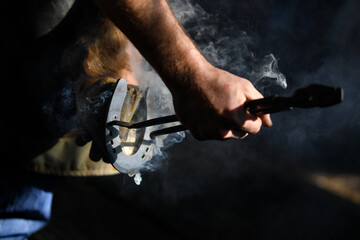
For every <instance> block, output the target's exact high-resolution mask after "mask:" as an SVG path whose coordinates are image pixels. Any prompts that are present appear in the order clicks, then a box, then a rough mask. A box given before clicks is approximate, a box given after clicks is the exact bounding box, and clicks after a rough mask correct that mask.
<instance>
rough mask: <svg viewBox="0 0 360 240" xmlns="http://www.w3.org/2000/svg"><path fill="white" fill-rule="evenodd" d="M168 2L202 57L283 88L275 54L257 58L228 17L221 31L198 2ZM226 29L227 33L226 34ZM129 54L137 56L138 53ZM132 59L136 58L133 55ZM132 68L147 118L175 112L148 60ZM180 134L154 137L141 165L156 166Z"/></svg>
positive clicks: (255, 81) (262, 84)
mask: <svg viewBox="0 0 360 240" xmlns="http://www.w3.org/2000/svg"><path fill="white" fill-rule="evenodd" d="M168 3H169V5H170V7H171V9H172V11H173V13H174V15H175V17H176V18H177V19H178V21H179V22H180V24H182V26H183V27H184V29H185V31H187V33H188V34H189V35H190V36H191V38H192V39H193V40H194V41H195V42H196V43H197V44H198V47H199V49H200V51H201V52H202V54H203V55H204V57H205V58H206V59H207V60H208V61H209V62H211V63H212V64H213V65H214V66H216V67H219V68H222V69H225V70H228V71H230V72H232V73H234V74H237V75H241V76H243V77H246V78H248V79H249V80H250V81H252V82H253V84H254V85H255V86H259V88H260V87H261V88H262V87H266V86H270V85H279V86H281V87H283V88H286V86H287V84H286V78H285V76H284V75H283V74H282V73H281V72H280V70H279V68H278V63H277V59H276V58H275V56H274V55H273V54H269V55H267V56H265V57H264V58H263V59H261V60H259V59H257V58H256V57H255V55H254V53H253V52H252V51H250V50H249V45H250V44H251V43H252V40H253V39H252V37H250V36H248V34H247V33H246V32H244V31H242V30H241V29H236V26H235V25H233V24H232V23H231V21H230V20H228V19H226V21H229V22H228V23H227V25H228V28H229V29H230V31H229V29H228V31H223V30H222V28H221V27H220V25H221V24H224V22H223V21H224V19H221V20H220V19H219V17H218V16H216V15H214V14H210V13H208V12H206V11H205V10H204V9H203V8H202V7H201V6H199V5H198V4H193V2H192V1H190V0H185V1H176V0H169V1H168ZM229 32H230V33H231V34H228V33H229ZM132 55H133V56H138V55H139V53H138V52H137V53H132ZM132 61H133V63H134V61H137V63H138V62H139V60H138V58H137V57H135V60H134V59H132ZM137 65H139V64H133V66H137ZM133 70H134V73H135V75H136V77H137V79H138V80H139V86H140V88H141V89H142V90H143V91H145V90H147V92H148V96H147V111H148V119H151V118H156V117H162V116H167V115H172V114H175V111H174V108H173V103H172V96H171V93H170V91H169V90H168V89H167V87H166V86H165V84H164V83H163V81H162V80H161V78H160V77H159V75H158V74H157V73H156V71H155V70H154V69H153V68H152V67H151V66H150V64H148V63H147V62H146V61H145V60H142V64H141V65H140V67H135V68H133ZM259 90H261V89H259ZM167 126H169V125H167ZM162 127H165V126H159V127H157V128H156V127H155V128H153V129H152V130H156V129H158V128H162ZM184 137H185V134H184V132H179V133H175V134H170V135H166V136H160V137H157V139H156V142H154V148H153V149H154V151H153V160H152V161H150V162H149V163H148V164H147V165H146V166H145V167H144V169H145V170H155V169H158V168H159V167H160V166H161V164H162V160H163V159H164V158H166V156H167V155H166V152H165V150H166V149H168V148H169V147H171V146H172V145H173V144H175V143H179V142H181V141H182V140H183V139H184Z"/></svg>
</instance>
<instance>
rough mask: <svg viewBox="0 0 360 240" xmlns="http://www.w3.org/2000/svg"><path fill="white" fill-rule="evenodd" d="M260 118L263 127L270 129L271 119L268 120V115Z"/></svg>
mask: <svg viewBox="0 0 360 240" xmlns="http://www.w3.org/2000/svg"><path fill="white" fill-rule="evenodd" d="M260 118H261V121H262V123H263V124H264V126H266V127H271V126H272V125H273V123H272V121H271V118H270V114H265V115H263V116H261V117H260Z"/></svg>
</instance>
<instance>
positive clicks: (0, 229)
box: [0, 175, 53, 240]
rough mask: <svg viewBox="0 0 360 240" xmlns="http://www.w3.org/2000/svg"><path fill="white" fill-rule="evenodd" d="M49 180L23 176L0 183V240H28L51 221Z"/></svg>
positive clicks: (34, 176)
mask: <svg viewBox="0 0 360 240" xmlns="http://www.w3.org/2000/svg"><path fill="white" fill-rule="evenodd" d="M51 188H52V180H51V179H49V178H45V177H44V176H37V175H26V176H22V177H17V178H13V177H12V178H5V179H4V178H1V179H0V240H4V239H12V240H15V239H16V240H18V239H19V240H20V239H21V240H23V239H27V238H28V237H29V236H30V235H31V234H33V233H35V232H36V231H38V230H40V229H41V228H43V227H44V226H45V225H46V223H47V222H48V221H49V220H50V214H51V203H52V198H53V194H52V192H51Z"/></svg>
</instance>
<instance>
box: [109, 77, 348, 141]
mask: <svg viewBox="0 0 360 240" xmlns="http://www.w3.org/2000/svg"><path fill="white" fill-rule="evenodd" d="M343 98H344V91H343V89H341V88H333V87H328V86H324V85H320V84H312V85H310V86H309V87H306V88H301V89H298V90H296V91H295V92H294V93H293V95H292V96H291V97H279V96H277V95H275V96H270V97H265V98H262V99H257V100H252V101H248V102H246V103H245V104H244V109H245V111H247V112H248V113H250V114H252V115H255V116H261V115H264V114H268V113H276V112H282V111H288V110H292V109H294V108H295V107H298V108H314V107H328V106H332V105H334V104H338V103H340V102H342V101H343ZM177 121H179V119H178V118H177V116H176V115H170V116H165V117H160V118H154V119H150V120H146V121H143V122H138V123H128V122H122V121H118V120H114V121H111V122H109V123H108V126H113V125H118V126H121V127H126V128H146V127H149V126H154V125H159V124H166V123H172V122H177ZM185 130H186V127H185V126H184V125H177V126H174V127H170V128H164V129H160V130H157V131H153V132H151V133H150V138H154V137H156V136H159V135H163V134H170V133H174V132H179V131H185Z"/></svg>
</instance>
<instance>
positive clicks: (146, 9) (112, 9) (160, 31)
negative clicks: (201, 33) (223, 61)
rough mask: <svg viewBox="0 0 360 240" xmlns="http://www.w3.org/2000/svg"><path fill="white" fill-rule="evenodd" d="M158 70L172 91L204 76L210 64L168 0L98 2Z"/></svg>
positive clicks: (113, 0) (103, 0) (98, 0)
mask: <svg viewBox="0 0 360 240" xmlns="http://www.w3.org/2000/svg"><path fill="white" fill-rule="evenodd" d="M96 2H97V3H98V5H99V6H100V8H101V9H102V10H103V11H104V13H105V14H106V15H107V16H108V17H109V18H110V19H111V20H112V21H113V22H114V23H115V24H116V25H117V26H118V27H119V28H120V29H121V31H122V32H124V34H125V35H126V36H127V37H128V38H129V39H130V41H131V42H132V43H133V44H134V45H135V46H136V47H137V48H138V50H139V51H140V52H141V53H142V55H143V56H144V57H145V59H146V60H147V61H148V62H149V63H150V64H151V65H152V66H153V67H154V68H155V70H156V71H157V72H158V73H159V75H160V76H161V77H162V79H163V80H164V82H165V83H166V85H167V86H168V87H169V88H170V90H172V89H174V88H178V85H179V84H180V85H182V84H183V82H182V81H186V79H187V76H188V75H191V74H200V75H201V71H204V69H205V68H206V67H207V65H208V64H207V61H205V59H204V58H203V56H202V55H201V54H200V52H199V51H198V49H197V47H196V46H195V44H194V43H193V42H192V40H191V39H190V38H189V37H188V36H187V34H186V33H185V32H184V30H183V28H182V27H181V26H180V24H179V23H178V21H177V20H176V18H175V17H174V15H173V13H172V12H171V10H170V8H169V6H168V4H167V2H166V1H165V0H111V1H109V0H96Z"/></svg>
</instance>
